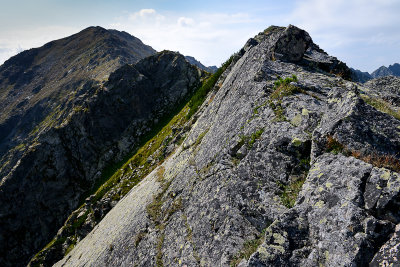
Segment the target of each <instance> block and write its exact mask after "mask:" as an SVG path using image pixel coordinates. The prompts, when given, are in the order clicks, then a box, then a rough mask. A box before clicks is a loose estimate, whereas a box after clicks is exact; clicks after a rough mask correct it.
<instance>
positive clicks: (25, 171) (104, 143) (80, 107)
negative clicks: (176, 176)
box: [0, 51, 202, 266]
mask: <svg viewBox="0 0 400 267" xmlns="http://www.w3.org/2000/svg"><path fill="white" fill-rule="evenodd" d="M201 75H202V72H201V71H200V70H199V69H198V68H196V67H194V66H192V65H190V64H189V63H188V62H187V61H186V60H185V58H184V57H183V56H182V55H180V54H178V53H174V52H169V51H163V52H161V53H158V54H155V55H153V56H150V57H147V58H145V59H143V60H140V61H139V62H138V63H136V64H135V65H124V66H123V67H121V68H119V69H117V70H116V71H115V72H113V73H112V74H111V75H110V77H109V79H108V80H107V82H105V83H104V84H101V85H91V86H87V88H85V90H84V91H83V92H80V93H79V94H78V95H79V96H77V97H76V98H75V99H74V100H73V101H72V106H71V108H70V112H69V113H67V114H66V116H65V117H63V118H62V120H61V121H60V122H59V123H58V124H56V125H55V126H53V127H51V128H50V129H48V130H47V131H45V132H43V133H41V134H40V135H38V136H37V138H35V141H34V143H33V144H31V145H30V146H29V147H28V148H27V149H26V150H25V151H24V152H23V154H22V156H21V157H20V158H19V160H18V163H17V164H16V165H15V166H13V168H12V170H11V171H10V172H9V173H8V174H7V175H6V176H5V177H3V178H2V180H1V183H0V203H1V205H0V214H1V215H0V226H1V227H0V239H1V242H0V265H1V266H22V265H24V264H26V263H27V262H28V260H29V258H30V257H32V255H33V254H34V253H36V252H38V251H39V250H40V249H41V248H43V246H44V245H45V244H46V243H47V242H48V241H50V240H51V238H52V237H53V236H54V235H55V233H56V232H57V229H59V228H60V227H61V226H62V223H63V222H64V221H65V220H66V218H67V217H68V215H69V214H70V213H71V212H72V211H73V210H74V209H76V208H77V207H78V205H79V203H81V202H82V198H83V197H84V194H87V193H88V192H89V191H90V190H92V189H93V188H94V186H95V184H96V183H98V182H100V181H101V178H102V176H101V174H102V172H103V173H104V168H105V167H107V166H110V164H112V163H115V162H118V161H120V160H122V158H123V157H125V156H126V155H127V154H128V153H131V152H132V151H133V150H134V149H137V148H138V145H139V144H140V143H141V142H143V141H142V140H143V138H144V136H145V134H147V133H148V132H149V131H150V130H151V129H154V127H156V126H157V125H158V123H159V122H160V123H161V121H162V120H165V119H166V118H168V117H169V116H171V114H172V113H173V112H174V111H175V110H176V108H177V107H179V106H180V105H182V104H183V103H185V102H186V101H187V98H188V97H189V96H190V95H191V94H192V93H193V91H194V90H195V88H197V86H198V85H199V83H200V78H201Z"/></svg>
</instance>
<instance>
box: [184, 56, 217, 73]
mask: <svg viewBox="0 0 400 267" xmlns="http://www.w3.org/2000/svg"><path fill="white" fill-rule="evenodd" d="M185 58H186V59H187V61H189V63H190V64H192V65H195V66H197V67H199V68H200V69H202V70H205V71H207V72H210V73H214V72H216V71H217V69H218V68H217V66H209V67H206V66H204V65H203V64H202V63H201V62H200V61H198V60H197V59H195V58H194V57H191V56H185Z"/></svg>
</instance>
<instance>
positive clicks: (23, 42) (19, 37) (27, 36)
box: [0, 26, 82, 64]
mask: <svg viewBox="0 0 400 267" xmlns="http://www.w3.org/2000/svg"><path fill="white" fill-rule="evenodd" d="M80 30H82V29H80V28H75V27H64V26H47V27H37V28H26V29H2V30H1V32H0V33H1V34H0V64H3V62H4V61H6V60H7V59H8V58H10V57H12V56H14V55H16V54H18V53H19V52H22V51H23V50H26V49H30V48H33V47H39V46H42V45H44V44H45V43H47V42H50V41H52V40H56V39H60V38H63V37H66V36H68V35H71V34H74V33H76V32H78V31H80ZM11 31H12V32H11Z"/></svg>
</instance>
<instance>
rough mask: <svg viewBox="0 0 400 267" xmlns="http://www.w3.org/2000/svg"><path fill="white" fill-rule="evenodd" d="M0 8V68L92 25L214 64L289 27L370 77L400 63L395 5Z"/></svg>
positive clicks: (371, 0) (50, 0) (151, 1)
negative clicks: (273, 28)
mask: <svg viewBox="0 0 400 267" xmlns="http://www.w3.org/2000/svg"><path fill="white" fill-rule="evenodd" d="M0 6H1V10H0V64H1V63H3V62H4V61H5V60H6V59H7V58H9V57H10V56H12V55H15V54H16V53H18V52H20V51H22V50H24V49H29V48H32V47H38V46H41V45H43V44H45V43H46V42H49V41H51V40H54V39H59V38H62V37H65V36H68V35H71V34H73V33H76V32H78V31H80V30H82V29H83V28H85V27H88V26H93V25H96V26H102V27H104V28H113V29H118V30H124V31H127V32H129V33H130V34H132V35H135V36H136V37H138V38H140V39H141V40H142V41H143V42H145V43H146V44H149V45H151V46H152V47H153V48H155V49H156V50H163V49H169V50H173V51H179V52H181V53H182V54H185V55H191V56H194V57H196V58H197V59H198V60H200V61H202V62H203V63H204V64H206V65H218V66H219V65H220V64H221V63H222V62H223V61H224V60H225V59H227V58H228V57H229V56H230V55H231V54H232V53H234V52H235V51H237V50H239V49H240V48H241V47H242V46H243V45H244V43H245V42H246V41H247V39H248V38H250V37H252V36H254V35H255V34H257V33H258V32H260V31H262V30H263V29H265V28H267V27H268V26H270V25H280V26H287V25H288V24H294V25H296V26H299V27H301V28H303V29H305V30H307V31H308V32H309V33H310V35H311V37H312V38H313V40H314V42H315V43H317V44H318V45H319V46H320V47H321V48H323V49H324V50H325V51H327V52H328V53H329V54H331V55H333V56H336V57H338V58H339V59H340V60H342V61H344V62H346V63H347V64H348V65H349V66H351V67H354V68H358V69H361V70H363V71H370V72H371V71H373V70H375V69H376V68H378V67H380V66H382V65H386V66H388V65H389V64H393V63H395V62H400V53H399V47H400V27H399V25H400V15H399V14H400V1H399V0H368V1H367V0H336V1H332V0H301V1H300V0H291V1H289V0H286V1H270V0H264V1H258V0H247V1H243V0H242V1H236V0H230V1H216V0H214V1H210V0H202V1H190V0H186V1H166V0H147V1H141V0H139V1H134V0H131V1H128V0H120V1H110V0H98V1H93V0H80V1H78V0H69V1H65V0H35V1H33V0H13V1H8V0H0Z"/></svg>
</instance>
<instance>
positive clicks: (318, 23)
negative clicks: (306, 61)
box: [290, 0, 400, 70]
mask: <svg viewBox="0 0 400 267" xmlns="http://www.w3.org/2000/svg"><path fill="white" fill-rule="evenodd" d="M399 11H400V1H397V0H336V1H332V0H303V1H297V2H296V5H295V8H294V10H293V11H292V13H291V15H290V17H291V21H292V22H293V23H295V24H297V25H298V26H300V27H302V28H304V29H306V30H307V31H309V32H310V34H311V36H312V37H313V39H314V41H316V42H317V43H319V44H320V46H321V47H322V48H324V49H326V50H327V51H328V52H332V53H333V54H334V55H336V56H339V57H340V56H342V57H344V58H342V59H343V60H346V61H348V62H349V61H350V64H352V63H353V64H354V65H357V66H359V67H360V68H362V67H363V65H364V69H368V70H373V69H374V68H377V67H378V66H377V64H382V57H384V58H385V57H386V62H388V60H390V59H389V58H388V57H393V59H392V61H389V62H394V61H395V60H399V59H400V58H398V57H397V58H395V56H398V55H399V53H398V52H397V51H398V47H399V44H400V43H399V42H400V31H399V30H398V25H399V24H400V16H399V15H398V12H399ZM367 47H370V49H371V50H370V52H368V50H364V49H366V48H367ZM380 47H381V49H379V48H380ZM358 49H361V50H362V51H363V52H364V53H367V54H368V55H367V56H368V57H370V60H369V62H368V63H367V62H365V60H357V58H358V59H361V58H365V57H361V56H360V55H357V53H360V50H358ZM350 52H351V53H352V54H351V53H350ZM353 56H354V58H353ZM386 64H387V63H386Z"/></svg>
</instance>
